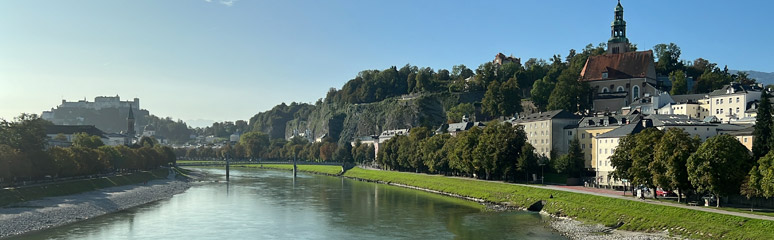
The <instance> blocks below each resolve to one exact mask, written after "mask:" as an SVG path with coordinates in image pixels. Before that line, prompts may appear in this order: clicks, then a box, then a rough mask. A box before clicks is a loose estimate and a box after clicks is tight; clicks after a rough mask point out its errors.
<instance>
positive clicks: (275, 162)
mask: <svg viewBox="0 0 774 240" xmlns="http://www.w3.org/2000/svg"><path fill="white" fill-rule="evenodd" d="M229 164H230V165H239V164H293V161H233V162H229ZM296 164H298V165H329V166H342V165H343V164H342V163H340V162H307V161H296ZM177 165H178V166H225V165H226V161H206V162H190V163H187V162H178V163H177Z"/></svg>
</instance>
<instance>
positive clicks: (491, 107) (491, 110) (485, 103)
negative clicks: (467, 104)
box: [481, 81, 503, 117]
mask: <svg viewBox="0 0 774 240" xmlns="http://www.w3.org/2000/svg"><path fill="white" fill-rule="evenodd" d="M501 102H503V94H502V92H501V91H500V83H499V82H496V81H492V82H491V83H490V84H489V87H487V89H486V93H484V99H482V100H481V111H482V112H484V114H486V115H489V116H490V117H497V116H499V114H500V109H499V108H498V104H499V103H501Z"/></svg>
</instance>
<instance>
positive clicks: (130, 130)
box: [126, 104, 135, 137]
mask: <svg viewBox="0 0 774 240" xmlns="http://www.w3.org/2000/svg"><path fill="white" fill-rule="evenodd" d="M126 125H127V126H126V135H129V137H134V136H135V132H134V112H132V104H129V116H128V117H127V118H126Z"/></svg>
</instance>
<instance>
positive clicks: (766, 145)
mask: <svg viewBox="0 0 774 240" xmlns="http://www.w3.org/2000/svg"><path fill="white" fill-rule="evenodd" d="M771 114H772V112H771V103H770V102H769V94H768V93H767V92H766V89H764V90H763V93H761V102H760V104H758V115H757V116H755V126H754V128H753V146H752V153H753V159H759V158H761V157H763V156H764V155H766V154H767V153H769V150H771V149H772V145H773V144H774V139H772V138H774V137H772V136H774V134H772V131H774V129H772V124H774V122H773V121H772V119H771Z"/></svg>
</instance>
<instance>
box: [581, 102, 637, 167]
mask: <svg viewBox="0 0 774 240" xmlns="http://www.w3.org/2000/svg"><path fill="white" fill-rule="evenodd" d="M638 116H639V115H611V116H598V117H584V118H583V119H581V120H580V122H578V128H577V129H576V136H577V137H578V140H579V143H580V145H581V150H583V156H584V159H585V160H586V161H585V162H586V164H585V165H586V168H588V169H597V162H598V161H597V153H596V152H595V151H594V145H595V144H596V143H595V142H596V141H595V138H596V136H599V135H600V134H604V133H606V132H609V131H611V130H613V129H616V128H618V127H621V126H623V125H625V124H627V123H630V122H631V120H632V119H635V118H637V117H638Z"/></svg>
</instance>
